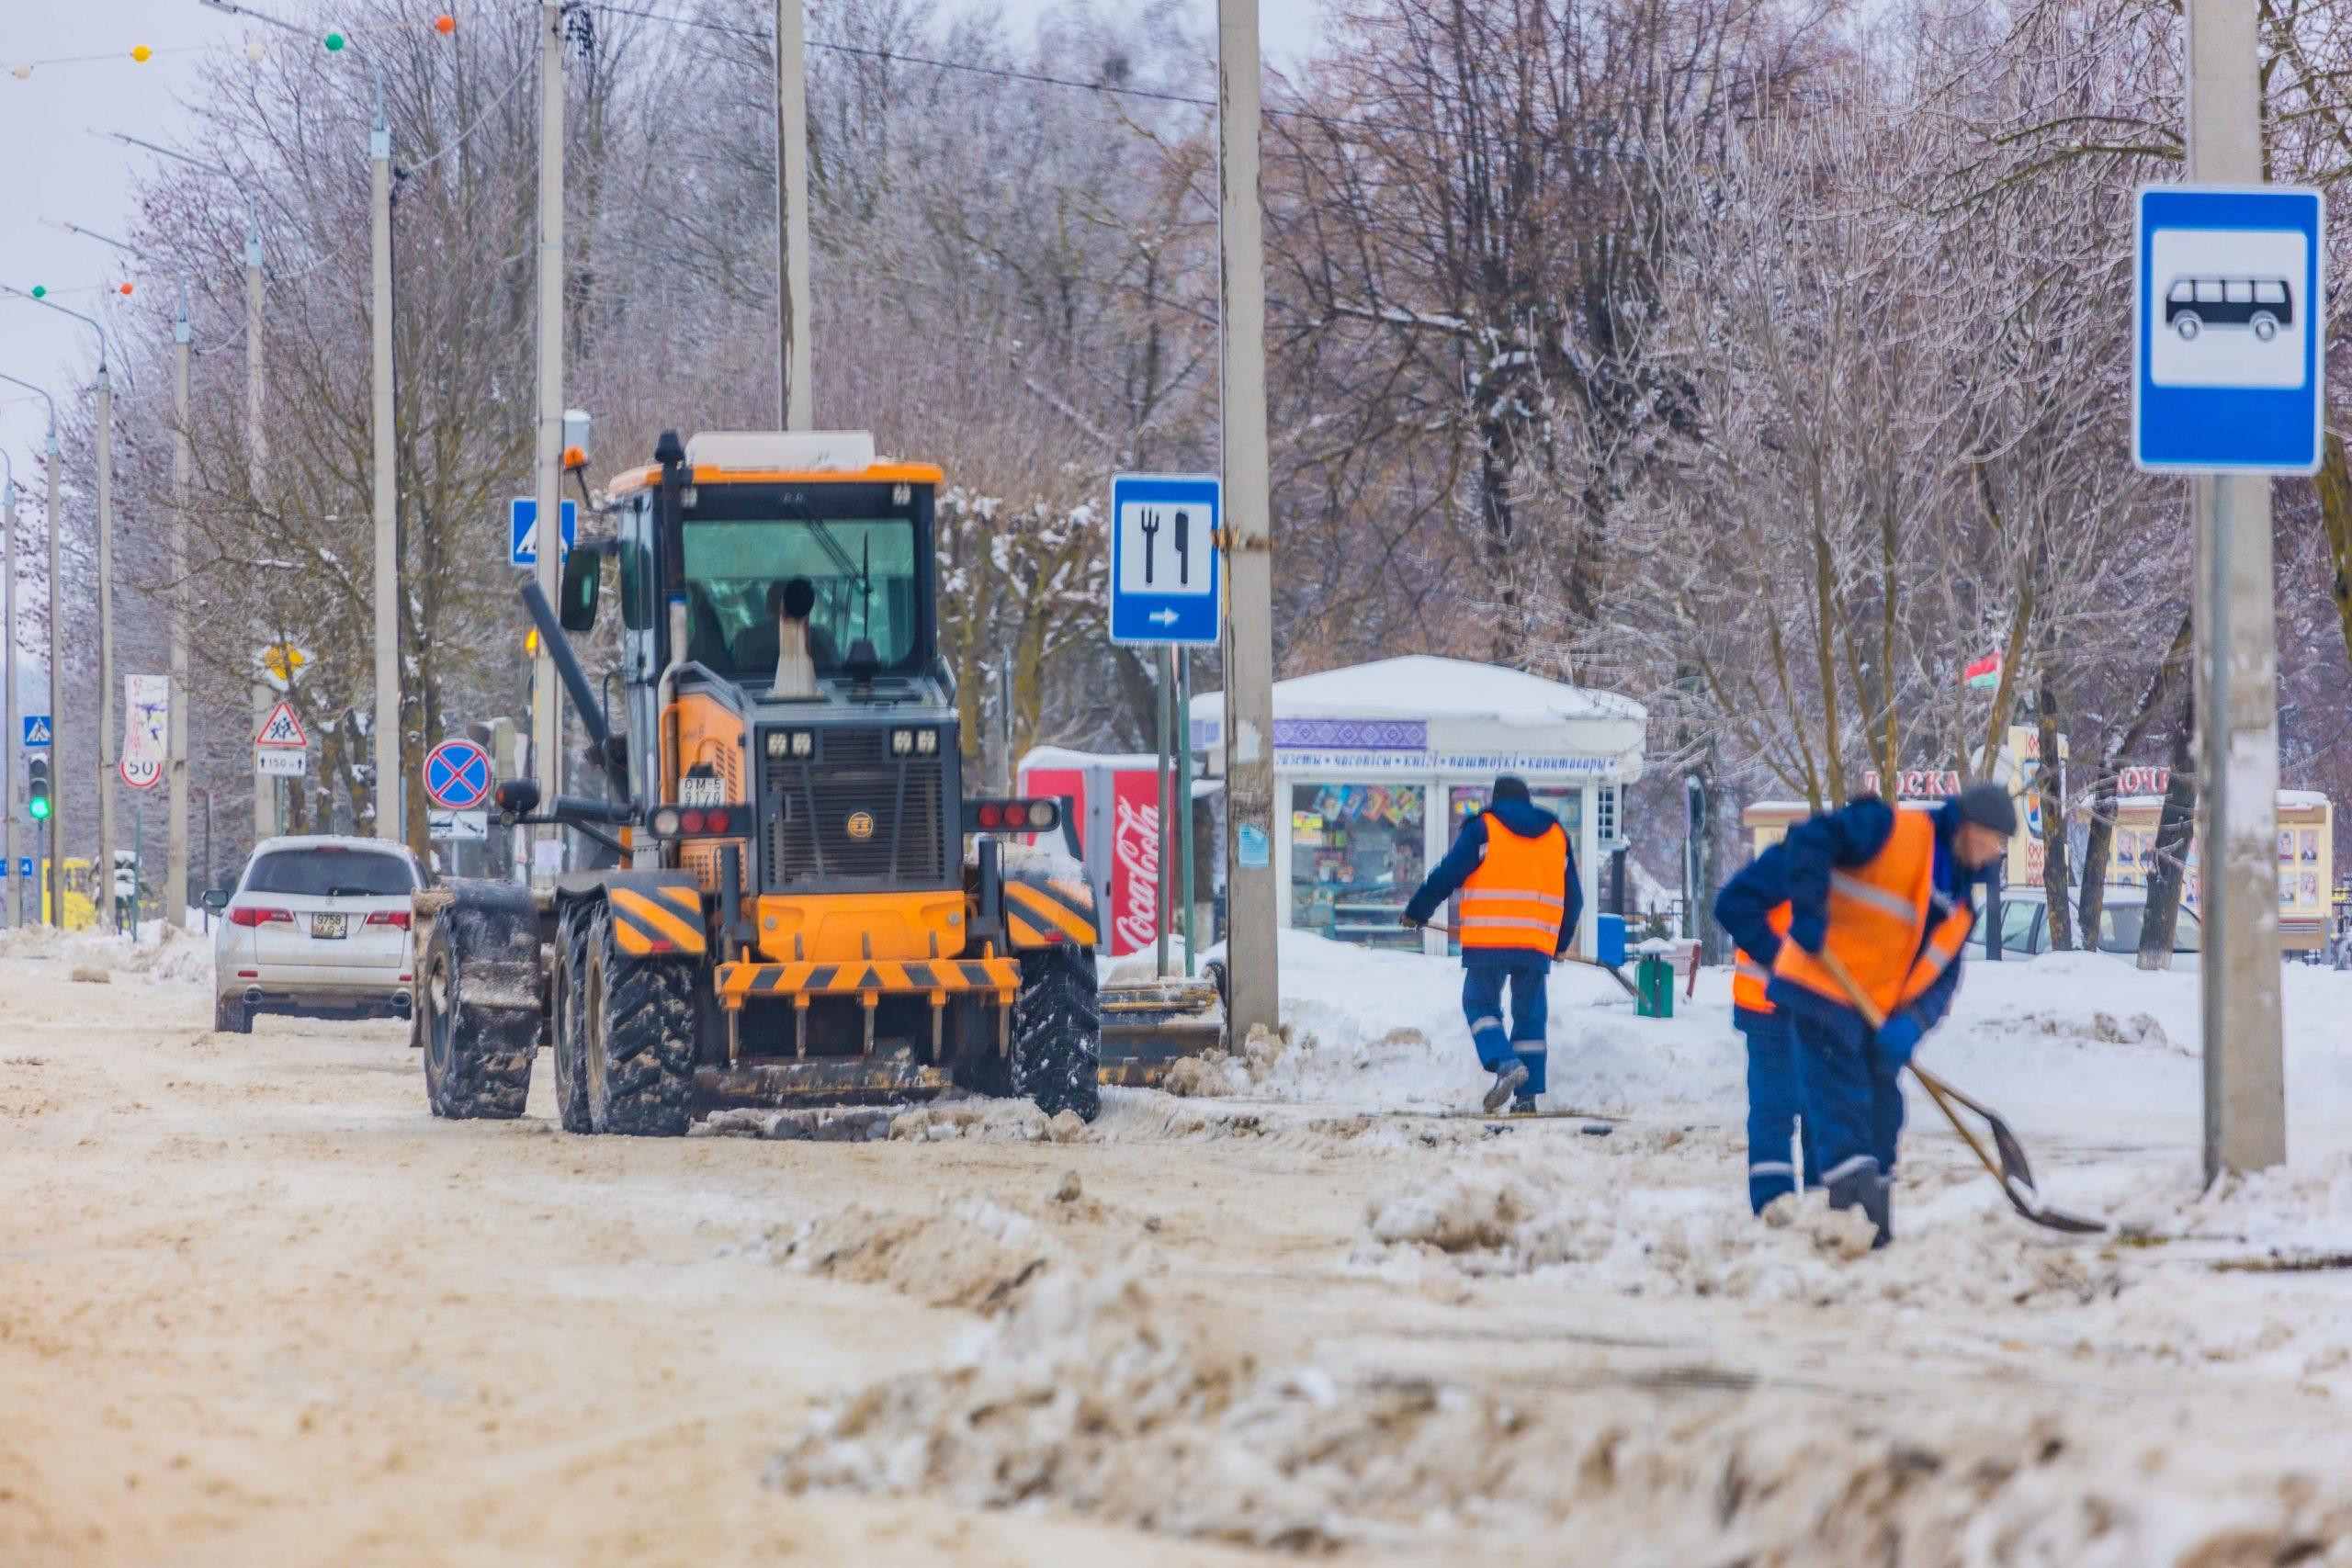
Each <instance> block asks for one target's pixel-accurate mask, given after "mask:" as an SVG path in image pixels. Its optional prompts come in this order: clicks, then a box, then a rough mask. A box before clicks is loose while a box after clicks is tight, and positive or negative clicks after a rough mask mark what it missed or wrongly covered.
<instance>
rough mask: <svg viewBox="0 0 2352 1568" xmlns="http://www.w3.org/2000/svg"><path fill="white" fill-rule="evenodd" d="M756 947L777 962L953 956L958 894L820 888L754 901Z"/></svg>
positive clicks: (957, 945)
mask: <svg viewBox="0 0 2352 1568" xmlns="http://www.w3.org/2000/svg"><path fill="white" fill-rule="evenodd" d="M754 902H755V904H756V906H757V908H756V911H755V912H756V916H757V919H758V921H759V940H760V951H761V952H762V953H764V954H765V955H766V956H768V957H770V958H773V959H775V961H776V962H777V963H779V964H845V963H848V962H849V961H851V960H852V959H863V960H867V961H871V960H874V959H883V960H886V961H888V962H893V963H896V962H899V961H901V960H904V959H909V958H955V957H957V956H959V955H960V954H961V953H963V951H964V931H965V924H964V895H963V894H962V893H961V892H959V891H956V890H955V889H949V890H947V891H944V892H935V893H820V894H810V895H809V896H807V897H762V898H759V899H757V900H755V901H754Z"/></svg>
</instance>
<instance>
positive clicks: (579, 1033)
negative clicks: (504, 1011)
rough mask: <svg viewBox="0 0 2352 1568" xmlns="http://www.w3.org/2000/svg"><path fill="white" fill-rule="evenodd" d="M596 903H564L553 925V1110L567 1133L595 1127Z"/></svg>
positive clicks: (550, 995)
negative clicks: (592, 952)
mask: <svg viewBox="0 0 2352 1568" xmlns="http://www.w3.org/2000/svg"><path fill="white" fill-rule="evenodd" d="M595 916H596V906H595V905H594V903H591V902H589V901H588V900H586V899H579V900H575V901H573V902H571V903H569V904H566V905H565V906H564V907H563V914H562V917H561V918H560V919H559V920H558V921H557V922H556V928H555V977H554V983H553V984H552V985H551V986H549V987H548V1011H549V1013H550V1014H552V1021H553V1028H552V1030H551V1033H552V1034H553V1036H554V1056H555V1110H556V1116H557V1119H558V1120H560V1122H562V1123H563V1130H564V1131H565V1132H567V1133H590V1132H594V1130H595V1125H594V1120H593V1119H592V1118H591V1117H590V1115H589V1112H588V1064H587V1061H586V1052H587V1023H588V1020H587V1014H586V1007H587V995H588V961H589V948H590V944H591V942H592V940H593V938H594V934H595V929H596V920H595Z"/></svg>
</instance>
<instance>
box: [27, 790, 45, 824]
mask: <svg viewBox="0 0 2352 1568" xmlns="http://www.w3.org/2000/svg"><path fill="white" fill-rule="evenodd" d="M27 809H28V810H29V811H31V813H32V814H33V820H34V821H36V822H46V821H48V820H49V796H47V795H35V796H33V798H32V800H31V802H30V803H29V805H28V807H27Z"/></svg>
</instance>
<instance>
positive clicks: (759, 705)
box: [412, 432, 1223, 1135]
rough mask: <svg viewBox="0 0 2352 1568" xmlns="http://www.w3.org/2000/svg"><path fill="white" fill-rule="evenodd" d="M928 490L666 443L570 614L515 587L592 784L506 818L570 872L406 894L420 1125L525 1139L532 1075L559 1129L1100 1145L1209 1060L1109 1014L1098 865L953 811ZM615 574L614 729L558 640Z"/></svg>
mask: <svg viewBox="0 0 2352 1568" xmlns="http://www.w3.org/2000/svg"><path fill="white" fill-rule="evenodd" d="M941 478H942V476H941V473H940V470H939V469H937V468H932V467H930V466H928V465H924V464H917V463H889V462H881V461H877V460H876V457H875V455H874V444H873V439H872V437H871V436H868V435H865V434H861V433H854V432H835V433H815V434H808V433H802V434H766V433H752V432H731V433H729V432H722V433H716V434H704V435H698V436H696V437H695V439H694V440H693V441H692V442H690V443H682V442H680V440H679V439H678V437H677V436H676V435H675V434H670V433H665V434H663V435H662V438H661V440H660V441H659V442H658V443H657V444H656V446H655V450H654V461H653V463H652V464H651V465H650V466H649V467H646V468H639V469H637V470H634V471H632V472H629V473H626V474H623V475H621V476H619V477H618V478H617V479H616V480H615V481H614V482H613V484H612V486H611V487H610V489H609V490H608V491H607V494H606V500H605V507H604V516H605V521H606V522H607V523H608V524H609V527H608V528H607V529H605V530H604V532H605V534H606V536H605V537H602V538H599V539H597V540H595V541H594V542H590V541H584V540H583V541H582V544H581V545H579V546H578V547H574V548H573V550H572V551H571V554H570V556H569V557H568V558H566V560H565V563H564V569H563V574H562V586H561V590H560V604H559V605H549V604H548V603H547V600H546V597H545V595H544V594H542V593H541V592H539V590H538V588H537V585H536V584H534V585H531V586H528V587H526V588H525V589H524V590H523V600H524V603H525V604H526V608H527V609H528V610H529V612H530V614H531V615H532V618H533V620H534V621H535V623H536V624H537V630H538V635H539V637H541V638H542V639H543V641H544V643H545V645H546V646H547V648H548V649H549V651H550V653H551V654H552V656H553V659H554V660H555V663H556V666H557V669H558V671H559V672H560V675H561V678H562V680H563V682H564V684H565V686H566V689H567V691H568V693H569V694H570V698H571V704H572V705H573V708H574V711H575V712H576V713H577V714H578V715H579V716H580V719H581V723H582V728H584V729H585V730H586V732H587V734H588V739H589V761H591V762H592V763H593V772H594V773H596V774H597V775H600V776H601V779H602V781H603V786H604V787H603V788H602V790H601V791H600V792H599V793H598V794H597V795H593V796H591V795H558V797H557V798H555V799H553V800H542V799H541V798H540V795H539V791H538V789H537V786H536V785H535V784H532V783H531V782H530V781H528V780H521V779H517V780H510V781H507V782H506V783H504V784H501V785H499V787H498V789H497V790H496V792H495V795H494V801H495V806H496V810H497V815H498V818H499V819H500V820H501V821H503V822H505V823H508V824H510V825H519V826H523V827H532V828H542V829H557V830H560V832H562V833H564V834H566V835H568V836H569V843H570V847H571V852H570V853H569V854H568V856H567V859H568V863H571V865H573V866H576V867H581V868H582V869H574V870H570V871H566V872H564V873H562V874H558V875H556V876H554V877H553V878H552V880H551V882H549V883H546V884H543V885H541V886H523V885H521V884H516V883H508V882H497V881H486V880H484V881H475V880H458V881H451V882H445V883H443V884H441V885H440V886H435V887H434V888H431V889H428V890H426V891H424V892H422V893H420V894H419V895H418V896H417V902H416V911H415V918H416V926H417V931H418V951H419V953H420V954H421V956H420V960H419V962H418V964H417V966H416V978H415V982H414V984H415V994H414V998H413V1002H414V1006H413V1014H412V1016H413V1018H414V1019H415V1021H416V1022H415V1029H416V1032H417V1036H418V1043H419V1044H421V1045H422V1046H423V1047H424V1064H425V1084H426V1089H427V1094H428V1097H429V1099H430V1100H431V1102H432V1107H433V1110H434V1112H435V1114H437V1115H441V1116H449V1117H513V1116H518V1115H520V1114H522V1112H523V1110H524V1105H525V1101H526V1098H527V1095H528V1090H529V1085H530V1077H531V1067H532V1063H533V1061H534V1059H535V1057H536V1055H537V1052H538V1051H539V1050H540V1049H541V1048H542V1047H545V1048H547V1049H549V1050H551V1051H552V1053H553V1055H554V1066H555V1073H554V1077H555V1089H556V1100H557V1109H558V1111H559V1114H560V1118H561V1121H562V1123H563V1125H564V1127H565V1128H566V1129H567V1130H569V1131H571V1132H577V1133H628V1134H654V1135H676V1134H683V1133H684V1131H685V1130H686V1128H687V1126H688V1125H689V1124H690V1122H692V1121H693V1120H694V1119H695V1116H697V1115H698V1114H700V1113H701V1112H703V1111H707V1110H713V1109H718V1108H723V1107H729V1106H746V1105H748V1106H759V1107H779V1108H791V1107H803V1106H806V1107H821V1106H834V1105H858V1104H865V1105H876V1104H888V1103H892V1102H896V1101H901V1100H919V1099H924V1098H929V1097H935V1096H938V1095H941V1094H944V1093H947V1092H951V1091H958V1090H960V1091H967V1092H974V1093H980V1094H989V1095H999V1096H1026V1097H1028V1098H1030V1099H1032V1100H1035V1102H1036V1103H1037V1105H1038V1106H1039V1107H1040V1108H1041V1109H1043V1110H1044V1111H1046V1112H1048V1113H1052V1112H1056V1111H1063V1110H1069V1111H1076V1112H1077V1113H1078V1114H1079V1115H1080V1116H1083V1117H1087V1118H1090V1119H1091V1118H1092V1117H1093V1115H1094V1114H1095V1112H1096V1110H1097V1105H1098V1095H1097V1089H1098V1085H1099V1084H1100V1083H1101V1082H1103V1081H1104V1080H1105V1079H1106V1078H1107V1079H1108V1080H1110V1081H1114V1082H1126V1083H1149V1082H1153V1081H1156V1079H1157V1078H1158V1077H1159V1076H1160V1074H1161V1073H1162V1072H1163V1071H1164V1070H1165V1068H1166V1066H1168V1064H1169V1063H1170V1061H1172V1060H1173V1059H1174V1058H1175V1057H1176V1056H1178V1055H1186V1054H1190V1053H1193V1052H1197V1051H1199V1050H1201V1049H1203V1048H1204V1047H1207V1046H1211V1045H1214V1044H1216V1043H1218V1042H1219V1041H1221V1039H1222V1037H1223V1012H1222V1009H1221V1008H1220V1007H1219V1005H1218V1002H1217V998H1216V993H1215V990H1214V988H1213V987H1208V986H1206V985H1198V986H1191V987H1188V986H1186V985H1184V984H1183V983H1182V982H1178V983H1174V984H1169V983H1164V982H1159V983H1153V984H1151V985H1149V986H1142V987H1134V988H1133V990H1132V992H1131V993H1128V994H1120V993H1117V992H1112V993H1103V994H1098V987H1097V985H1096V978H1095V959H1094V949H1095V944H1096V940H1097V934H1098V930H1099V921H1098V919H1097V915H1096V910H1095V906H1094V897H1093V893H1092V889H1091V886H1090V885H1089V883H1088V881H1087V879H1086V876H1085V874H1084V872H1083V870H1082V868H1080V866H1079V865H1078V863H1076V862H1075V861H1073V860H1071V859H1070V858H1069V857H1068V856H1065V855H1062V854H1059V853H1057V852H1053V851H1051V850H1047V849H1044V848H1039V847H1033V846H1032V845H1031V844H1028V843H1022V842H1015V841H1012V840H1015V839H1016V838H1022V839H1026V838H1030V837H1032V836H1034V835H1038V834H1057V833H1058V831H1059V829H1061V826H1062V824H1061V810H1062V807H1061V805H1060V803H1059V802H1057V801H1052V800H1029V799H972V798H967V797H966V796H965V795H964V794H963V789H962V771H961V756H960V752H961V744H960V736H959V733H958V727H957V720H956V691H955V679H954V676H953V674H952V672H951V671H950V670H949V668H948V666H947V665H946V663H945V662H944V660H942V658H941V657H940V654H939V651H938V603H937V582H936V576H937V573H936V560H937V555H936V550H935V547H934V532H933V502H934V498H935V496H936V494H937V491H938V488H939V485H940V483H941ZM608 559H609V560H611V561H612V562H613V563H614V564H615V565H616V568H617V571H616V573H615V576H616V597H617V598H618V600H619V604H618V614H619V622H620V625H619V628H618V635H617V637H616V639H615V641H616V653H617V658H616V666H617V668H616V671H615V673H616V675H617V677H618V687H619V690H620V692H621V693H622V697H621V701H622V703H623V705H624V708H623V713H622V715H621V722H620V723H619V724H618V725H617V726H616V724H615V722H614V716H612V715H608V714H607V713H606V712H605V707H604V705H603V703H602V702H601V701H600V700H599V698H598V695H597V692H596V690H595V689H594V688H593V687H592V686H591V684H590V682H589V680H588V677H587V674H586V672H585V671H583V670H582V666H581V663H580V660H579V659H578V657H577V656H576V654H575V653H574V651H573V649H572V647H571V640H570V636H569V634H572V633H584V632H587V631H589V630H590V629H592V628H593V627H594V625H595V624H596V621H597V618H598V612H599V609H600V607H601V600H602V599H603V598H604V596H605V585H604V578H605V572H604V567H605V562H606V560H608ZM616 731H617V732H616ZM1106 1022H1107V1025H1108V1027H1107V1029H1106ZM1106 1048H1107V1049H1108V1051H1109V1053H1110V1060H1109V1063H1108V1064H1107V1066H1106V1065H1105V1063H1104V1060H1103V1057H1104V1053H1105V1050H1106Z"/></svg>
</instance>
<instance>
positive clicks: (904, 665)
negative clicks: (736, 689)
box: [684, 515, 928, 678]
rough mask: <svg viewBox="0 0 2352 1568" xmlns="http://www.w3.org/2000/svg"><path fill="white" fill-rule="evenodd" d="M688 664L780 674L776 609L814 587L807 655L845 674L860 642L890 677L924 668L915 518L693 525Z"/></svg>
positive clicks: (688, 557) (688, 548) (687, 553)
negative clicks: (801, 585)
mask: <svg viewBox="0 0 2352 1568" xmlns="http://www.w3.org/2000/svg"><path fill="white" fill-rule="evenodd" d="M684 536H685V539H684V564H685V578H686V625H687V640H688V643H689V645H690V647H689V657H690V658H692V659H694V660H695V661H696V662H698V663H701V664H703V665H704V666H706V667H707V668H709V669H711V670H714V671H718V672H719V673H721V674H725V675H733V676H738V677H744V678H753V677H763V676H765V675H766V674H767V673H768V672H769V671H773V670H774V669H775V662H776V636H777V634H776V614H775V605H776V603H777V601H778V599H779V598H780V596H781V595H782V594H783V592H784V591H785V589H786V587H787V586H788V585H790V584H791V583H793V582H794V581H805V582H806V583H808V584H809V592H810V595H811V597H812V602H813V607H812V608H811V610H810V612H809V653H810V655H811V657H812V659H813V660H814V661H815V664H816V667H817V673H819V674H820V675H832V674H838V673H839V672H840V671H841V670H842V661H843V660H845V659H846V658H847V657H848V655H849V651H850V649H852V648H853V647H854V645H855V644H857V643H858V642H860V641H865V642H869V643H871V644H873V647H874V655H875V658H876V661H877V663H878V667H879V668H880V669H881V670H883V671H910V670H915V669H919V668H921V667H922V663H923V661H924V657H925V654H926V652H927V651H928V650H927V649H925V647H924V641H925V637H924V634H925V632H926V631H927V629H928V628H926V627H925V626H923V624H922V622H923V616H922V604H923V602H924V593H923V582H922V577H921V575H920V570H921V557H920V554H919V549H918V546H919V541H918V539H917V536H916V527H915V524H914V522H913V520H912V519H910V518H907V517H838V518H822V519H820V518H818V517H815V516H812V515H803V516H799V517H783V518H776V517H745V518H738V519H723V520H722V519H707V518H690V519H689V520H688V522H687V524H686V526H685V530H684Z"/></svg>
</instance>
